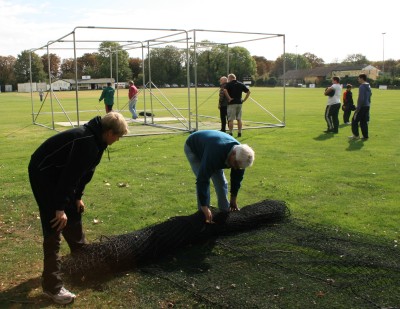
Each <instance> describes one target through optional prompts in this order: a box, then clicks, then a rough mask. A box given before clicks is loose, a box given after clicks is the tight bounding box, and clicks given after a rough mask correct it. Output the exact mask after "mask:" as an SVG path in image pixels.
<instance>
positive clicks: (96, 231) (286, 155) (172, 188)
mask: <svg viewBox="0 0 400 309" xmlns="http://www.w3.org/2000/svg"><path fill="white" fill-rule="evenodd" d="M215 90H216V89H199V98H200V99H199V104H200V108H199V113H204V114H207V115H215V116H217V115H218V110H217V108H216V106H217V102H216V100H217V97H216V95H213V92H215ZM163 91H164V93H165V94H166V95H167V97H168V98H169V99H170V100H171V101H173V102H174V104H176V105H177V106H180V107H184V106H186V104H187V101H186V90H182V89H166V90H163ZM322 92H323V90H322V89H293V88H288V89H287V92H286V99H287V102H286V127H285V128H275V129H257V130H246V131H244V134H243V137H242V138H241V139H240V141H241V142H242V143H247V144H249V145H250V146H252V147H253V149H254V150H255V152H256V160H255V163H254V166H253V167H252V168H250V169H248V170H247V171H246V175H245V179H244V182H243V186H242V189H241V191H240V193H239V204H240V205H241V206H245V205H247V204H252V203H255V202H258V201H260V200H263V199H266V198H270V199H279V200H284V201H286V202H287V203H288V206H289V207H290V210H291V212H292V215H293V216H294V217H296V218H301V219H303V220H306V221H307V222H310V223H318V224H323V225H326V226H330V227H339V228H342V229H346V230H349V231H354V232H361V233H366V234H372V235H375V236H378V237H382V238H384V239H385V240H389V241H400V235H399V227H398V226H399V224H398V214H399V210H400V206H399V204H398V201H399V200H400V193H399V190H398V184H399V180H398V179H399V164H400V162H399V157H400V156H399V155H400V153H399V152H400V147H399V146H400V144H399V140H400V139H399V137H400V136H399V135H400V133H399V130H398V123H399V121H400V105H399V102H398V98H399V97H400V96H399V94H400V92H399V91H379V90H377V89H374V91H373V103H372V108H371V122H370V140H369V141H367V142H361V141H358V142H353V143H349V142H348V141H347V136H349V135H351V131H350V127H349V126H341V128H340V132H339V134H337V135H329V136H326V135H324V134H323V133H322V131H323V130H324V129H325V127H326V124H325V121H324V117H323V114H324V109H325V103H326V97H324V96H323V95H322ZM99 94H100V93H99V92H98V91H86V92H81V93H80V94H79V96H80V108H81V109H84V110H91V111H90V112H86V113H81V114H80V118H81V119H84V120H88V119H89V118H90V117H92V116H94V115H96V114H98V112H97V110H96V109H99V110H100V111H101V113H103V104H99V103H98V97H99ZM210 95H211V97H210ZM119 96H120V100H121V101H120V104H122V105H123V104H124V101H125V96H126V93H125V91H120V93H119ZM252 97H253V98H255V100H256V101H257V102H266V103H267V105H268V108H270V110H271V111H273V112H274V113H276V114H277V115H278V116H279V118H282V114H283V113H282V109H283V107H282V103H281V102H282V89H281V88H254V89H252ZM354 97H357V91H356V90H355V91H354ZM34 99H35V100H36V101H35V111H37V108H38V105H37V104H38V102H37V98H34ZM57 99H59V100H60V102H61V104H62V106H63V107H64V108H65V109H66V110H68V111H73V110H74V108H75V101H74V100H75V93H74V92H62V93H59V94H58V93H57ZM192 100H193V99H192ZM121 102H122V103H121ZM53 103H55V105H54V106H55V110H56V111H59V109H60V107H59V105H58V103H56V102H53ZM246 103H247V102H246ZM192 104H194V102H193V101H192ZM48 105H49V104H47V105H46V106H45V107H44V109H43V111H44V112H48V111H49V110H50V109H49V106H48ZM0 107H1V109H2V113H1V122H0V149H1V158H0V175H1V180H2V185H1V187H0V193H1V195H0V196H1V207H0V256H1V257H0V292H2V293H5V295H7V299H8V300H10V299H11V300H15V303H14V305H13V308H19V307H24V306H31V307H43V306H48V307H50V308H51V307H52V305H51V304H50V303H49V302H47V301H46V300H45V299H44V298H43V297H42V296H41V294H40V289H39V286H40V284H39V281H38V278H39V276H40V274H41V265H42V252H41V227H40V220H39V219H38V215H39V214H38V209H37V206H36V204H35V201H34V198H33V196H32V193H31V190H30V186H29V180H28V175H27V165H28V163H29V158H30V155H31V154H32V153H33V151H34V150H35V149H36V148H37V147H38V146H39V144H40V143H42V142H43V141H44V140H45V139H46V138H48V137H50V136H52V135H53V134H55V132H54V131H52V130H48V129H45V128H43V127H41V126H36V125H33V124H32V116H31V111H32V110H31V103H30V94H19V93H11V94H10V93H0ZM141 108H142V106H141V101H140V99H139V103H138V109H139V110H140V109H141ZM157 108H158V109H159V112H158V113H159V115H164V112H162V111H161V108H160V107H157ZM244 113H245V114H244V115H245V116H244V119H246V118H247V117H251V119H261V120H262V119H264V116H263V115H262V114H261V113H260V112H259V111H258V110H257V108H256V107H255V105H254V104H252V103H248V104H245V106H244ZM125 114H126V116H127V117H128V116H129V113H127V112H125ZM71 115H72V116H71V117H75V116H74V113H71ZM341 116H342V112H341V113H340V117H341ZM42 117H43V118H42V119H40V120H43V122H44V123H46V124H51V119H50V118H49V116H47V115H46V116H42ZM57 118H58V119H59V120H57V121H65V120H62V118H65V116H63V115H58V116H57ZM86 118H87V119H86ZM74 119H75V118H74ZM247 119H249V118H247ZM267 121H269V120H267ZM135 128H137V129H139V126H134V125H133V126H131V131H133V132H134V131H135ZM58 129H60V128H58ZM61 129H63V128H61ZM187 136H188V134H187V133H178V134H170V135H157V136H140V137H129V138H123V139H121V140H120V142H118V143H116V144H114V145H113V146H112V147H110V158H111V160H110V161H109V160H108V158H107V155H106V154H105V155H104V157H103V160H102V162H101V163H100V165H99V166H98V168H97V171H96V174H95V176H94V178H93V179H92V181H91V183H90V184H89V185H88V186H87V188H86V190H85V196H84V201H85V203H86V205H87V212H86V213H85V215H84V227H85V230H86V233H87V237H88V240H89V241H94V240H95V239H97V238H98V237H100V236H101V235H111V234H122V233H125V232H129V231H133V230H137V229H140V228H143V227H145V226H148V225H150V224H154V223H157V222H162V221H165V220H166V219H167V218H169V217H172V216H176V215H187V214H191V213H193V212H194V211H195V210H196V206H195V204H196V203H195V186H194V182H195V180H194V176H193V174H192V172H191V170H190V167H189V164H188V162H187V161H186V158H185V155H184V153H183V144H184V141H185V139H186V138H187ZM121 182H124V183H127V184H128V185H129V186H127V187H119V186H118V184H119V183H121ZM107 183H108V184H110V185H109V186H108V185H106V184H107ZM212 203H214V204H215V203H216V201H215V195H212ZM95 218H96V219H98V220H99V221H100V223H99V224H94V223H93V220H94V219H95ZM62 251H63V254H66V253H68V248H67V247H66V245H65V244H63V248H62ZM157 280H160V279H159V278H154V277H152V276H150V275H148V274H142V273H140V272H136V271H132V272H129V273H128V274H125V275H121V276H115V277H112V278H109V280H108V281H107V284H106V285H104V286H105V287H106V291H103V290H96V289H95V288H93V286H85V285H84V284H83V285H82V286H81V287H79V288H77V289H78V291H76V292H79V298H78V299H77V301H76V305H77V306H78V307H79V308H92V307H104V308H106V307H117V306H124V305H125V306H126V304H127V303H129V304H131V305H130V307H144V308H147V307H148V308H154V307H161V306H162V305H163V304H164V305H166V303H167V300H168V299H169V298H168V297H174V298H175V300H176V299H178V300H179V301H178V303H179V302H180V304H181V305H182V304H185V305H187V306H189V307H192V306H198V305H199V304H196V301H195V300H193V299H192V298H191V297H190V296H188V295H186V294H185V293H184V292H182V293H180V294H177V293H178V292H177V291H174V290H173V288H171V289H169V290H166V291H163V292H160V291H159V292H158V291H157V290H152V289H151V287H153V288H154V286H155V285H156V284H157ZM104 286H103V288H104ZM122 299H123V301H122ZM0 302H1V298H0ZM25 302H27V303H25Z"/></svg>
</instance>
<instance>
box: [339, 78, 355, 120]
mask: <svg viewBox="0 0 400 309" xmlns="http://www.w3.org/2000/svg"><path fill="white" fill-rule="evenodd" d="M351 88H352V85H350V84H347V86H346V91H345V92H344V93H343V105H342V110H343V122H344V123H345V124H351V122H350V116H351V112H352V111H354V110H355V109H356V107H355V106H354V102H353V93H352V92H351Z"/></svg>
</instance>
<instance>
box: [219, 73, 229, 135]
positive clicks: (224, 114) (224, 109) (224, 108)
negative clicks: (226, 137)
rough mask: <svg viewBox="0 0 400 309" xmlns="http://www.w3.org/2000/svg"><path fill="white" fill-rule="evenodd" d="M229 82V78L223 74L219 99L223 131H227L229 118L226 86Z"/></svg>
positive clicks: (220, 81) (220, 80)
mask: <svg viewBox="0 0 400 309" xmlns="http://www.w3.org/2000/svg"><path fill="white" fill-rule="evenodd" d="M227 83H228V78H227V77H226V76H222V77H221V78H220V79H219V84H220V88H219V100H218V108H219V116H220V118H221V132H226V121H227V119H228V98H227V97H226V96H225V91H224V90H225V87H226V84H227Z"/></svg>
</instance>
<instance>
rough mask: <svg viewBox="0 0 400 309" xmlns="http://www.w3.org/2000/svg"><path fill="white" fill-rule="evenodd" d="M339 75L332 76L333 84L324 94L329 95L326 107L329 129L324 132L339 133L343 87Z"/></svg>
mask: <svg viewBox="0 0 400 309" xmlns="http://www.w3.org/2000/svg"><path fill="white" fill-rule="evenodd" d="M339 82H340V79H339V77H337V76H334V77H332V86H330V87H328V88H326V89H325V92H324V95H326V96H328V102H327V105H326V109H325V120H326V124H327V125H328V129H327V130H326V131H324V133H339V110H340V97H341V96H342V87H341V86H340V84H339Z"/></svg>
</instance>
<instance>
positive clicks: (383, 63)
mask: <svg viewBox="0 0 400 309" xmlns="http://www.w3.org/2000/svg"><path fill="white" fill-rule="evenodd" d="M385 34H386V32H382V58H383V61H382V73H383V74H385Z"/></svg>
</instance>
